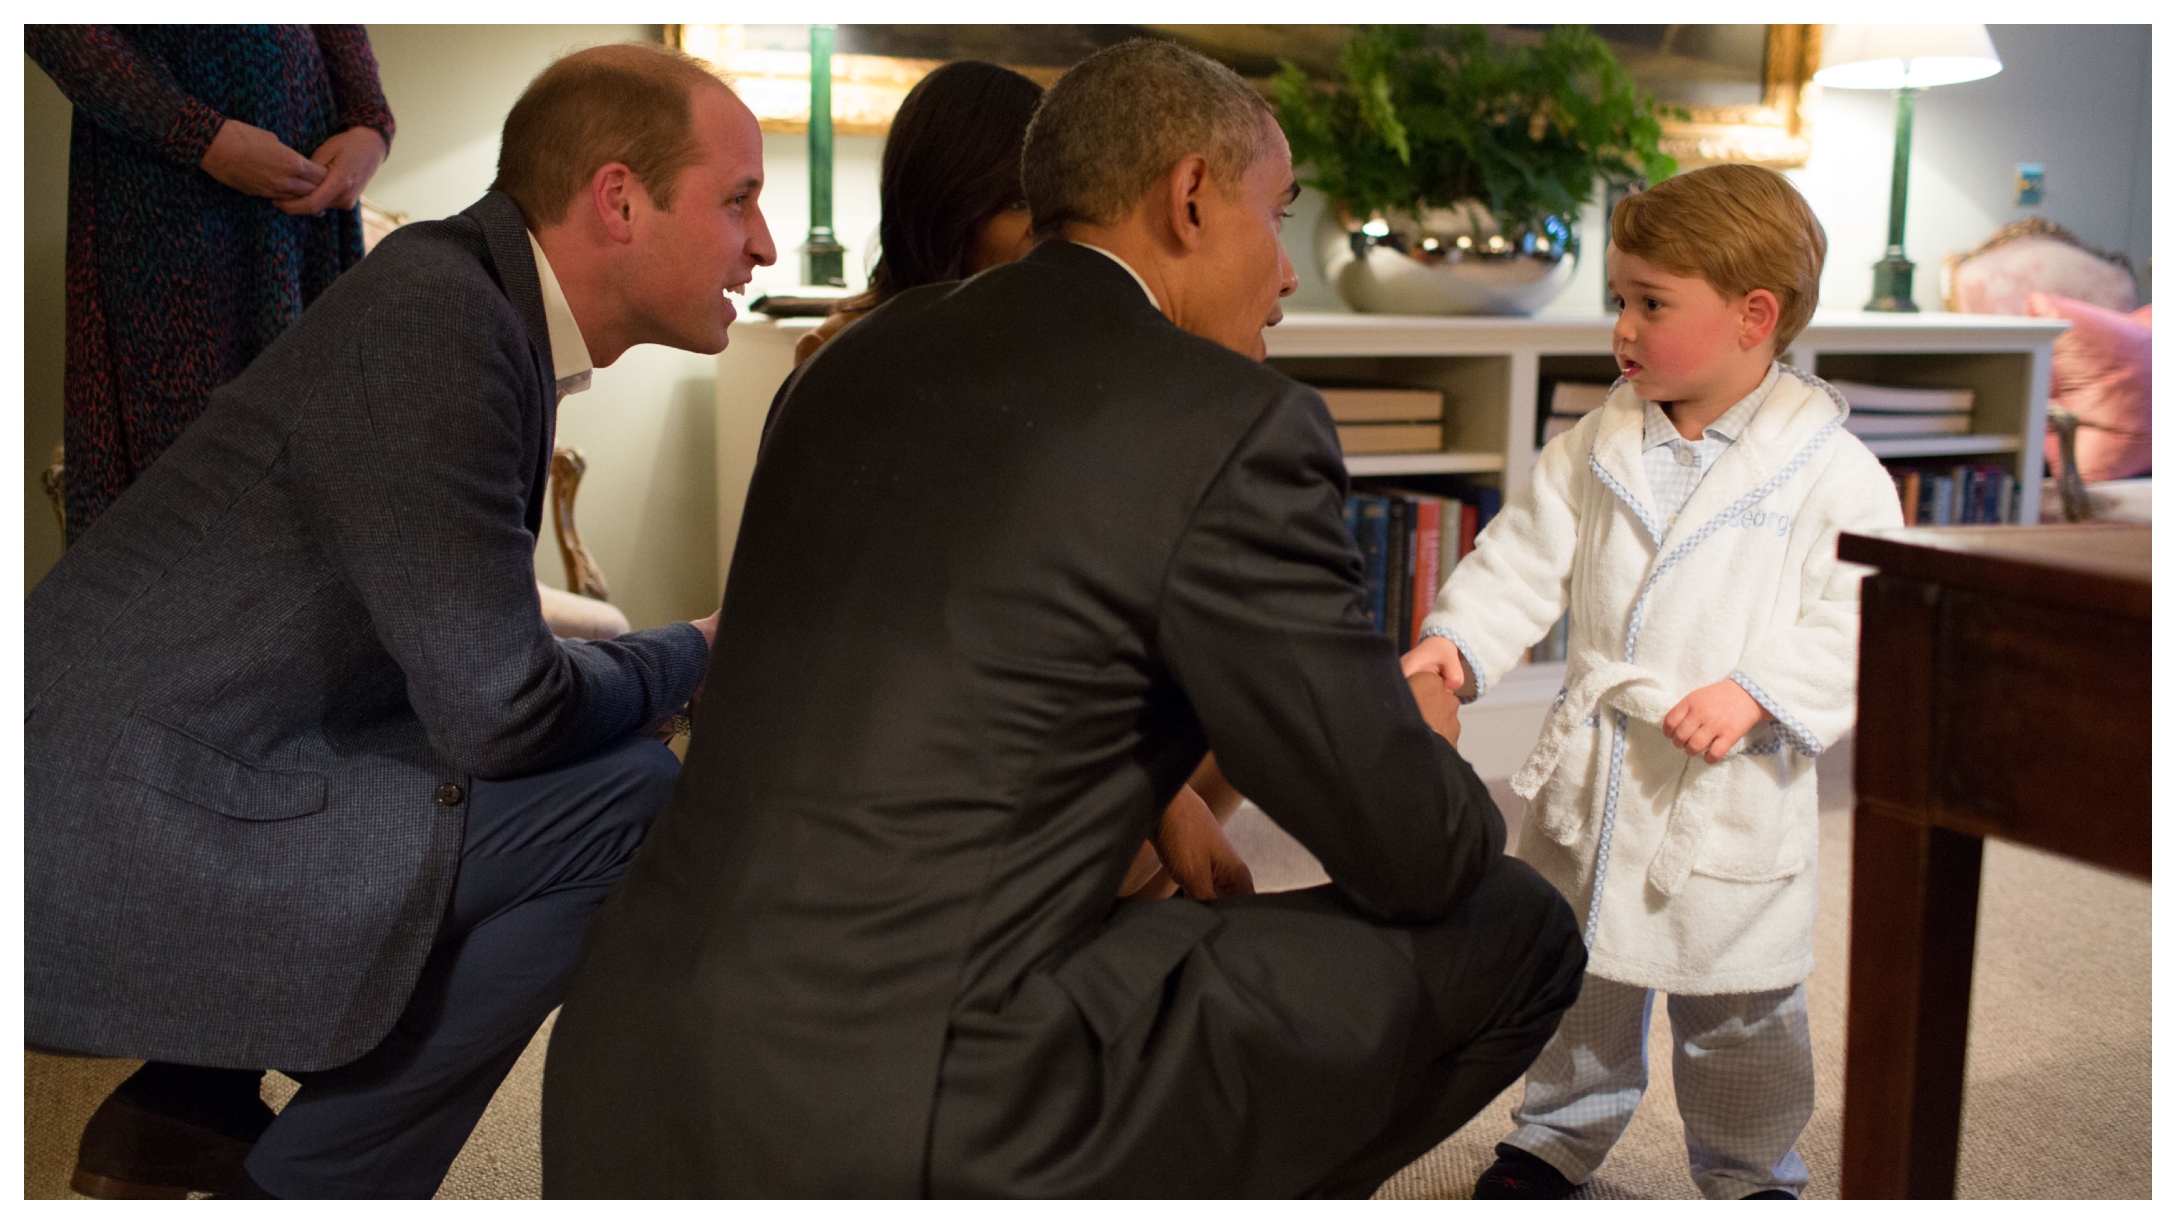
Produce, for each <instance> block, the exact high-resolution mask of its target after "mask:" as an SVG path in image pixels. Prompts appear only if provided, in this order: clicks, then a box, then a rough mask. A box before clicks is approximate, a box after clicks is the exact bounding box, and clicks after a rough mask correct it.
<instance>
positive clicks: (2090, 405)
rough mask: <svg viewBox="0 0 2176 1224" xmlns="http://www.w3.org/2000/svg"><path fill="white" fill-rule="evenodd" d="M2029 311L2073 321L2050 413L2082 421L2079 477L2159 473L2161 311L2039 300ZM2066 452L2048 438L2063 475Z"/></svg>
mask: <svg viewBox="0 0 2176 1224" xmlns="http://www.w3.org/2000/svg"><path fill="white" fill-rule="evenodd" d="M2025 306H2026V310H2027V311H2028V312H2029V313H2031V314H2033V315H2035V316H2037V317H2039V318H2043V319H2068V320H2070V330H2069V331H2067V332H2064V333H2063V334H2062V335H2060V336H2057V337H2056V338H2055V362H2054V365H2055V376H2054V379H2053V385H2052V386H2051V387H2050V388H2049V390H2048V407H2049V408H2050V409H2054V408H2056V407H2062V408H2065V409H2068V410H2069V411H2071V412H2074V413H2076V414H2077V417H2078V474H2079V475H2080V476H2082V477H2084V478H2085V479H2086V480H2089V481H2095V480H2123V479H2125V478H2127V477H2131V476H2139V475H2143V474H2145V473H2147V472H2150V471H2152V470H2153V308H2152V307H2151V306H2147V307H2144V308H2142V309H2140V310H2138V311H2136V312H2134V313H2132V314H2128V315H2125V314H2118V313H2117V312H2115V311H2113V310H2103V309H2102V308H2100V307H2098V306H2094V305H2090V304H2088V303H2085V302H2078V301H2073V300H2071V299H2069V298H2064V297H2056V296H2055V295H2054V294H2052V293H2034V294H2030V295H2028V296H2027V297H2026V299H2025ZM2059 454H2060V447H2059V446H2058V445H2057V442H2056V437H2055V432H2054V431H2053V430H2052V429H2051V430H2049V431H2048V439H2047V456H2048V464H2049V466H2050V468H2051V470H2059V468H2058V465H2059V459H2058V455H2059Z"/></svg>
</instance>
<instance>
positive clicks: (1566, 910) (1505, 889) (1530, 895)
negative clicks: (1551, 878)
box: [1481, 854, 1587, 982]
mask: <svg viewBox="0 0 2176 1224" xmlns="http://www.w3.org/2000/svg"><path fill="white" fill-rule="evenodd" d="M1481 887H1482V888H1484V889H1494V890H1495V891H1496V893H1497V898H1496V899H1495V901H1494V904H1495V906H1496V907H1497V908H1498V911H1499V912H1501V913H1502V914H1503V915H1504V917H1505V918H1506V919H1507V920H1508V922H1507V926H1508V927H1509V928H1510V929H1512V930H1515V931H1517V932H1519V933H1520V934H1522V935H1524V936H1525V937H1526V938H1527V939H1528V940H1529V941H1530V944H1531V946H1532V947H1533V948H1534V950H1535V953H1536V962H1537V966H1546V969H1545V970H1544V972H1545V973H1547V974H1548V976H1557V975H1559V974H1567V973H1568V974H1569V976H1570V977H1571V979H1572V980H1573V981H1574V982H1577V981H1578V979H1579V976H1580V975H1581V974H1582V973H1584V972H1586V967H1587V945H1586V939H1585V936H1584V934H1583V933H1582V932H1581V931H1580V929H1579V916H1578V915H1577V914H1575V913H1573V912H1572V907H1571V904H1570V903H1569V902H1567V901H1566V900H1565V899H1564V894H1562V893H1560V892H1558V891H1557V890H1556V886H1555V885H1553V884H1551V883H1549V882H1548V881H1547V880H1544V879H1542V878H1541V873H1540V872H1538V871H1535V870H1534V869H1533V868H1532V867H1531V866H1528V865H1527V864H1526V863H1524V862H1522V861H1520V860H1519V859H1515V858H1512V857H1511V856H1510V855H1508V854H1507V855H1504V856H1503V857H1501V858H1499V859H1498V860H1497V861H1496V864H1495V866H1494V867H1492V868H1490V869H1489V871H1488V873H1487V874H1486V875H1484V876H1483V877H1482V880H1481Z"/></svg>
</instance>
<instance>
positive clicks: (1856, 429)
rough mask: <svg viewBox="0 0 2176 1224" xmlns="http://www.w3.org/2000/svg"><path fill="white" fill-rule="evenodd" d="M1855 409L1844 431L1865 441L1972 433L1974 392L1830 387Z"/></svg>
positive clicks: (1850, 384) (1838, 384)
mask: <svg viewBox="0 0 2176 1224" xmlns="http://www.w3.org/2000/svg"><path fill="white" fill-rule="evenodd" d="M1829 385H1830V386H1832V387H1834V388H1836V390H1837V391H1838V392H1839V393H1841V394H1842V395H1843V397H1844V399H1845V400H1846V401H1847V402H1849V403H1850V405H1851V415H1850V416H1849V417H1846V418H1845V419H1844V428H1845V429H1848V430H1850V431H1851V432H1852V433H1854V434H1857V435H1858V436H1859V437H1862V438H1928V437H1940V436H1942V435H1945V434H1967V433H1971V432H1972V392H1971V391H1970V390H1969V389H1968V388H1963V387H1958V388H1951V389H1933V388H1927V387H1880V386H1876V385H1874V384H1873V383H1861V382H1846V381H1844V380H1842V379H1836V380H1833V381H1831V382H1830V383H1829Z"/></svg>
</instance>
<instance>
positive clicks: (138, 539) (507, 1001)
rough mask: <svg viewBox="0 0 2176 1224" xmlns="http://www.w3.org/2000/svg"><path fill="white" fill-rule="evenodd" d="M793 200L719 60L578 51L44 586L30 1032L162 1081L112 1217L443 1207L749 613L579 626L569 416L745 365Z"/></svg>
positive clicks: (30, 609) (34, 648)
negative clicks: (469, 198) (273, 1203)
mask: <svg viewBox="0 0 2176 1224" xmlns="http://www.w3.org/2000/svg"><path fill="white" fill-rule="evenodd" d="M762 184H763V168H762V138H761V135H760V133H759V131H758V130H757V126H756V121H755V118H754V116H753V115H751V114H750V113H749V111H748V109H747V108H746V107H745V106H743V105H742V104H741V103H740V101H739V100H738V99H737V98H735V97H734V96H733V94H732V92H731V91H730V90H728V89H727V88H726V87H725V86H724V85H723V84H721V83H720V82H719V81H718V80H717V78H715V77H713V76H711V75H710V74H709V73H708V72H707V71H705V70H704V69H703V68H702V67H701V66H700V65H698V64H697V63H695V62H694V61H692V60H689V59H687V58H685V57H681V56H678V55H676V54H675V53H671V52H667V51H664V50H662V49H659V48H646V47H638V46H619V47H600V48H593V49H591V50H588V51H583V52H578V53H576V54H574V55H571V56H568V57H567V58H565V59H562V60H560V61H559V62H558V63H556V64H554V65H552V66H551V67H550V68H548V69H546V70H545V71H544V72H543V73H542V74H541V75H539V76H538V77H537V79H536V80H535V81H534V82H532V83H531V84H530V86H529V88H528V90H527V92H526V93H524V95H523V96H522V99H521V100H520V102H518V103H517V104H516V105H515V107H514V109H513V111H512V112H511V113H510V114H509V116H508V118H507V121H506V126H505V131H504V136H503V142H502V146H501V151H500V161H499V177H498V181H497V182H496V183H495V184H494V189H493V190H492V191H491V192H490V193H489V194H487V195H486V196H485V197H484V198H483V199H481V200H479V201H477V202H476V203H475V204H474V205H472V206H471V207H469V208H468V209H467V210H465V211H464V212H462V213H461V214H459V215H458V216H454V217H449V218H447V219H445V220H443V221H435V222H428V223H423V224H418V225H412V226H408V227H405V228H403V229H401V230H399V231H397V232H395V233H394V234H392V235H391V236H389V237H388V238H387V239H386V240H385V241H384V243H383V244H381V245H380V246H379V248H378V249H377V250H376V251H375V252H373V253H372V255H371V256H370V257H369V258H368V259H366V260H365V261H364V262H363V263H362V264H360V265H358V266H357V267H356V268H355V269H354V270H353V271H351V272H349V273H348V274H347V275H346V276H344V277H343V278H342V279H340V280H339V281H338V282H336V283H335V284H334V285H333V286H332V287H331V288H330V289H329V290H327V291H326V292H325V293H324V295H323V296H321V297H320V298H319V299H318V300H317V301H316V302H315V303H314V304H313V305H312V306H311V308H310V309H309V310H308V311H307V312H306V313H305V314H304V315H303V317H302V318H301V320H300V321H299V322H297V323H296V324H295V325H294V326H293V327H292V328H290V329H289V330H288V331H287V332H286V333H285V334H284V335H283V336H281V337H280V338H279V339H278V340H277V341H275V342H274V343H273V344H272V345H271V346H270V347H269V348H268V349H267V350H266V351H265V352H264V354H263V355H262V356H260V357H259V358H258V359H257V360H256V361H255V362H254V363H252V364H251V365H250V367H249V368H248V369H247V370H246V371H245V372H244V373H243V374H242V376H241V377H240V378H238V379H236V380H235V381H234V382H232V383H230V384H228V385H227V386H225V387H222V388H221V389H220V390H219V391H218V392H216V393H215V394H214V395H213V397H212V399H211V403H210V406H209V407H208V408H207V410H206V412H205V414H204V416H203V417H202V419H200V420H199V421H198V422H197V423H196V424H195V425H193V426H191V428H190V429H189V430H188V431H187V432H186V433H185V434H184V435H183V436H182V437H181V438H180V440H179V441H178V442H177V443H176V444H175V445H174V447H173V448H172V449H171V450H169V451H168V452H167V453H166V454H165V456H164V457H163V458H161V459H160V460H159V462H158V463H156V464H155V465H153V467H152V468H151V469H150V470H149V471H148V472H147V473H146V474H145V475H144V476H143V477H142V479H140V480H139V481H138V482H137V483H136V484H135V485H134V486H133V487H132V488H131V489H130V490H129V491H128V493H127V494H125V495H124V496H123V497H122V498H121V499H120V500H119V501H118V502H116V503H115V504H114V506H113V507H112V508H111V509H110V510H108V511H107V512H106V513H105V515H104V516H102V517H101V518H100V519H99V520H98V522H97V523H96V524H95V525H94V526H93V527H92V528H91V530H89V531H88V532H86V533H85V534H84V536H83V538H82V539H81V540H80V541H78V542H77V543H76V544H75V545H74V546H73V547H72V548H71V549H70V551H69V552H68V553H67V554H66V556H64V557H63V558H62V560H61V562H60V564H59V565H57V566H56V567H55V568H54V569H53V571H52V573H51V574H49V575H48V576H47V577H46V579H45V580H44V581H43V582H42V583H40V584H39V586H38V587H37V589H36V590H34V591H33V592H32V593H31V595H30V597H29V600H28V602H27V605H26V608H25V616H26V622H27V624H26V633H25V643H24V672H25V676H24V706H25V709H24V756H25V761H26V766H25V787H24V790H25V820H24V881H25V906H24V917H25V937H24V962H25V965H24V985H25V994H26V999H25V1007H24V1018H25V1029H26V1039H27V1041H28V1042H29V1043H30V1044H31V1045H32V1047H33V1048H38V1049H45V1050H49V1051H54V1052H58V1053H69V1054H91V1055H99V1056H105V1057H123V1058H141V1059H149V1060H151V1061H150V1062H148V1063H147V1064H146V1065H145V1067H144V1068H143V1070H142V1071H140V1072H139V1073H137V1075H135V1076H134V1077H133V1078H131V1079H130V1080H129V1081H128V1082H127V1083H125V1084H124V1085H122V1087H121V1088H120V1089H118V1090H116V1092H115V1093H114V1095H113V1096H112V1097H109V1098H108V1099H107V1101H106V1102H105V1103H104V1104H103V1105H102V1106H101V1107H100V1110H99V1112H98V1114H97V1116H96V1117H94V1118H93V1120H92V1123H91V1125H90V1127H89V1128H87V1130H86V1133H85V1137H84V1144H83V1149H82V1154H81V1157H80V1163H79V1167H78V1169H77V1173H76V1185H77V1188H78V1189H81V1190H85V1191H86V1192H90V1193H94V1194H104V1195H109V1196H169V1197H178V1196H179V1195H181V1194H183V1193H186V1192H188V1191H191V1190H197V1191H215V1192H225V1193H229V1194H245V1195H249V1194H269V1195H274V1196H279V1197H314V1196H340V1197H372V1196H416V1197H429V1196H430V1195H431V1194H432V1193H433V1192H434V1191H435V1190H436V1189H437V1188H438V1185H439V1182H440V1181H441V1180H442V1179H443V1177H444V1176H445V1172H446V1169H447V1167H448V1166H449V1165H450V1164H451V1163H452V1161H453V1158H454V1156H455V1155H456V1154H457V1153H458V1152H459V1151H460V1148H461V1145H462V1144H463V1142H464V1141H465V1140H466V1139H467V1137H468V1134H469V1132H470V1130H471V1129H472V1128H473V1127H474V1125H475V1122H476V1119H477V1117H478V1116H479V1115H480V1114H481V1113H482V1112H483V1109H484V1106H485V1105H486V1104H487V1103H488V1102H489V1100H490V1098H491V1095H492V1092H493V1091H494V1090H495V1089H496V1088H497V1086H498V1084H499V1082H500V1081H501V1080H502V1079H503V1078H504V1076H505V1074H506V1072H507V1070H508V1069H509V1068H510V1067H511V1066H512V1065H513V1063H514V1060H515V1059H516V1057H518V1056H519V1054H520V1052H521V1050H522V1048H523V1047H524V1046H525V1045H526V1044H527V1042H528V1041H529V1039H530V1037H531V1036H532V1035H533V1034H534V1033H535V1031H536V1028H537V1026H538V1025H539V1024H540V1023H541V1022H542V1021H543V1019H544V1017H545V1016H546V1015H547V1014H548V1013H549V1012H550V1010H551V1009H552V1007H554V1006H555V1005H556V1004H557V1003H558V1002H559V999H560V996H561V994H562V992H563V990H564V987H565V983H566V980H567V977H568V974H569V972H570V970H571V968H572V965H573V962H574V957H575V954H576V951H577V950H578V948H579V946H580V944H581V941H582V937H583V934H584V932H585V930H586V929H587V927H588V924H589V920H590V915H591V913H592V912H593V910H594V909H595V907H596V905H597V903H598V901H599V900H600V899H601V898H602V896H603V894H604V892H605V890H606V889H607V888H608V887H609V886H610V885H611V883H612V882H613V881H614V880H615V879H616V878H617V877H618V875H619V873H620V870H621V868H622V867H623V866H624V864H625V863H626V862H627V860H628V858H629V856H630V855H632V853H633V852H634V849H635V847H636V846H637V845H638V844H639V843H640V842H641V840H642V837H643V835H644V833H645V832H646V831H647V829H648V827H649V824H650V821H651V819H652V818H653V817H654V815H655V814H656V812H657V810H658V808H659V807H660V805H661V804H662V803H663V802H664V799H665V797H666V795H667V794H668V793H669V792H670V790H671V788H672V785H673V781H674V778H675V775H676V774H677V771H678V766H677V763H676V761H675V760H674V758H673V756H672V754H671V753H670V752H669V751H667V750H666V749H665V747H664V746H663V745H662V744H660V743H659V742H657V741H656V740H654V739H652V738H650V735H651V733H652V732H654V731H655V730H657V729H658V728H659V727H660V725H661V724H663V723H665V722H666V721H667V720H668V719H670V718H671V717H672V715H673V714H674V713H675V712H676V711H678V710H679V709H680V708H681V707H682V706H684V705H685V704H687V703H688V702H689V700H690V699H691V697H693V696H694V695H695V693H696V692H697V690H698V688H699V687H700V685H701V683H702V679H703V675H704V670H705V666H706V663H707V659H708V652H709V645H710V640H711V638H712V636H713V634H714V632H715V626H716V621H717V618H716V616H715V615H713V616H710V617H706V618H704V619H703V620H701V621H697V622H693V623H678V624H671V625H666V626H663V627H661V628H657V629H650V630H645V631H642V632H639V633H632V634H628V635H626V636H623V637H620V638H617V639H614V640H611V641H602V642H581V641H573V640H562V639H557V638H554V637H553V636H552V634H551V633H550V631H549V630H548V629H547V628H546V626H545V623H544V621H543V619H542V616H541V615H540V612H539V609H538V603H537V593H536V587H535V585H534V561H533V557H534V550H535V547H536V534H537V531H538V529H539V527H540V526H541V523H542V513H543V505H544V496H545V481H546V476H547V473H548V470H549V466H550V460H551V454H552V440H553V433H554V428H553V427H554V420H555V415H556V412H557V407H558V402H559V399H560V397H561V396H563V395H565V394H567V393H570V392H574V391H579V390H581V389H583V388H584V387H586V386H587V385H588V382H589V373H590V370H591V368H592V367H593V366H605V365H610V364H611V363H612V362H613V361H615V360H617V359H618V357H619V356H620V354H621V353H623V352H625V351H626V350H627V349H628V348H630V347H632V346H633V345H636V344H646V343H647V344H668V345H671V346H673V347H676V348H682V349H689V350H692V351H695V352H703V353H715V352H717V351H719V350H720V349H722V348H724V347H725V344H726V328H727V325H728V324H729V323H730V322H731V321H732V318H733V308H732V306H731V305H730V304H729V303H728V302H727V301H726V300H725V297H724V292H725V291H726V290H727V289H729V288H737V287H739V286H742V285H745V284H746V282H747V281H748V279H749V276H750V274H751V272H752V270H753V269H754V267H755V266H757V265H761V264H769V263H771V262H772V261H773V259H774V258H775V256H776V252H775V250H774V248H773V246H772V243H771V238H770V234H769V232H768V230H767V229H766V228H765V225H764V221H763V216H762V213H761V211H760V210H759V208H758V206H757V197H758V194H759V192H760V190H761V188H762ZM267 1067H274V1068H278V1069H280V1070H282V1071H284V1072H287V1073H288V1074H290V1075H292V1076H294V1078H296V1079H297V1080H299V1081H300V1082H301V1085H302V1087H301V1090H300V1091H299V1092H298V1093H297V1094H296V1095H295V1097H294V1099H293V1100H292V1101H291V1102H290V1103H289V1104H288V1106H287V1107H286V1109H285V1110H284V1111H283V1112H281V1113H280V1114H279V1115H278V1117H277V1118H276V1119H274V1118H273V1117H272V1115H271V1112H270V1111H269V1110H268V1109H267V1108H266V1107H265V1106H264V1104H263V1102H262V1101H261V1100H260V1099H259V1097H258V1080H259V1078H260V1077H261V1073H262V1070H263V1069H264V1068H267Z"/></svg>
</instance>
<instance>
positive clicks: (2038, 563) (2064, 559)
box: [1836, 523, 2153, 617]
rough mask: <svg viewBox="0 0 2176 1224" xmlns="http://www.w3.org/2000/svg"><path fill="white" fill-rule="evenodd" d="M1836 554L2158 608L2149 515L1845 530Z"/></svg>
mask: <svg viewBox="0 0 2176 1224" xmlns="http://www.w3.org/2000/svg"><path fill="white" fill-rule="evenodd" d="M1836 555H1837V556H1838V557H1840V558H1842V559H1843V560H1845V561H1854V562H1857V563H1858V564H1860V565H1871V566H1873V567H1875V568H1877V569H1879V570H1880V571H1881V572H1882V573H1883V574H1885V575H1888V576H1892V577H1898V578H1915V579H1918V580H1920V581H1923V582H1932V583H1938V584H1940V585H1942V586H1948V587H1960V588H1964V589H1967V590H1976V591H1982V592H1985V593H1988V594H1996V595H2008V596H2012V597H2015V598H2019V599H2029V600H2034V601H2037V602H2040V603H2051V604H2061V605H2064V606H2066V607H2075V608H2084V609H2087V610H2092V611H2102V612H2111V613H2115V614H2118V615H2123V616H2140V617H2143V616H2147V615H2150V614H2151V612H2152V608H2153V527H2152V526H2151V525H2150V524H2145V523H2050V524H2045V525H2042V526H2036V527H1994V526H1988V527H1905V528H1901V529H1899V530H1895V531H1883V532H1878V533H1876V534H1873V535H1854V534H1851V533H1849V532H1846V533H1844V534H1843V535H1841V536H1839V537H1838V538H1837V542H1836Z"/></svg>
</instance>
